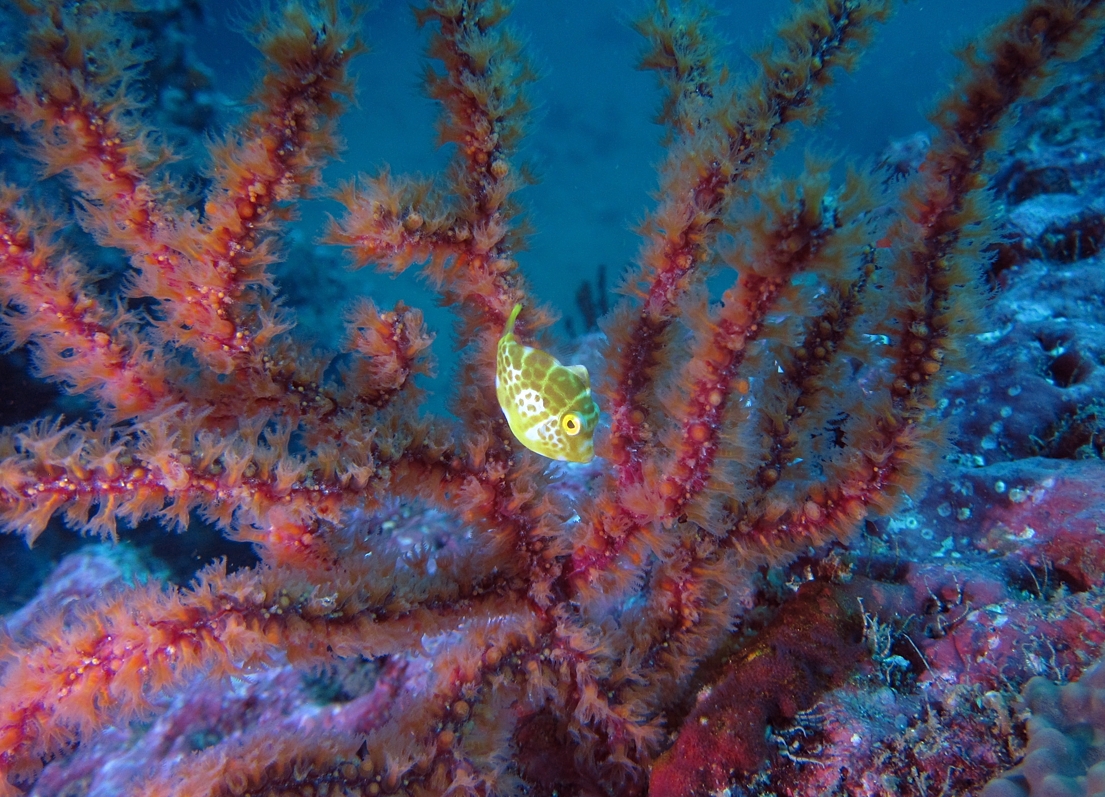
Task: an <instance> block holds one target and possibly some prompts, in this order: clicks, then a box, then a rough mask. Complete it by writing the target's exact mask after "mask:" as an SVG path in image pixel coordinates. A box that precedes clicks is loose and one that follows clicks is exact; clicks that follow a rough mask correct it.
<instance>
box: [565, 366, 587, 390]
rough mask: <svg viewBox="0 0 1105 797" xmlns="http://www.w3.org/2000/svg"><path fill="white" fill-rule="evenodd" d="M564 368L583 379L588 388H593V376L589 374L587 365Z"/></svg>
mask: <svg viewBox="0 0 1105 797" xmlns="http://www.w3.org/2000/svg"><path fill="white" fill-rule="evenodd" d="M564 367H565V368H567V369H568V370H569V371H571V372H572V373H573V374H575V375H576V376H578V377H579V378H580V379H582V380H583V383H584V384H585V385H587V387H588V388H590V387H591V375H590V374H589V373H587V366H586V365H565V366H564Z"/></svg>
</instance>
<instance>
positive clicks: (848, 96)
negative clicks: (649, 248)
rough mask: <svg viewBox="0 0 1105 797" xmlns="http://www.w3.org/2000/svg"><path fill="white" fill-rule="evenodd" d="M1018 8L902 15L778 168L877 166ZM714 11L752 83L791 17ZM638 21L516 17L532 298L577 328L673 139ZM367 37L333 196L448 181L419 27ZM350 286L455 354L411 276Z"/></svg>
mask: <svg viewBox="0 0 1105 797" xmlns="http://www.w3.org/2000/svg"><path fill="white" fill-rule="evenodd" d="M1019 5H1020V4H1019V3H1017V2H1013V0H977V1H976V2H969V3H967V2H962V0H926V1H925V2H914V3H909V4H899V8H898V9H897V12H896V13H895V15H894V17H893V18H892V20H891V21H890V23H889V24H887V25H885V26H881V27H880V28H879V29H878V30H877V31H876V40H875V43H874V45H873V46H872V47H871V48H870V49H869V50H868V52H867V53H866V54H865V55H864V56H863V58H862V61H861V64H860V67H859V69H858V70H857V71H856V72H855V73H853V74H851V75H846V76H843V77H842V78H841V79H840V81H839V85H838V86H836V87H834V88H833V89H832V90H831V91H830V92H829V94H828V105H829V108H830V112H829V115H828V117H827V119H826V121H825V122H824V123H823V124H822V125H821V126H820V127H819V128H818V129H817V130H816V131H814V132H813V133H812V134H810V133H800V134H799V135H798V136H797V137H796V139H795V142H794V143H793V144H792V145H791V146H790V147H789V148H788V150H787V151H786V152H784V153H783V155H782V156H781V157H780V158H779V160H778V161H777V163H776V169H777V170H783V171H787V170H790V171H794V170H795V169H796V168H797V167H798V166H800V164H801V155H802V153H803V152H804V151H805V150H806V149H807V148H810V147H812V148H813V149H814V150H816V151H818V152H821V153H826V154H831V155H834V156H837V157H838V158H840V159H841V162H845V161H847V160H854V161H860V162H862V161H864V160H865V159H868V160H869V159H872V158H875V157H877V155H878V153H879V152H880V151H882V150H883V149H884V147H885V146H886V144H887V142H889V141H891V140H893V139H898V138H903V137H906V136H909V135H911V134H913V133H915V132H917V131H920V130H927V129H929V127H930V125H929V123H928V122H927V120H926V113H927V112H928V111H929V110H930V109H931V107H932V105H933V102H934V100H935V98H936V97H938V96H939V95H940V94H941V92H942V91H943V90H944V89H946V87H947V86H948V84H949V80H950V78H951V76H952V75H953V74H954V70H955V68H956V65H957V63H958V62H957V61H956V59H955V58H954V56H953V55H952V51H953V50H954V49H956V48H958V47H960V46H961V45H963V44H964V43H966V42H968V41H970V40H972V39H974V38H975V37H977V35H978V34H979V32H980V31H981V30H983V29H984V28H985V27H986V26H987V25H989V24H991V23H993V22H994V21H996V20H998V19H1000V18H1001V17H1002V16H1003V15H1004V14H1007V13H1009V12H1010V11H1012V10H1014V9H1015V8H1017V7H1019ZM719 6H721V7H722V9H723V10H722V13H721V15H720V16H719V17H718V18H717V20H716V25H717V28H718V30H720V31H721V33H722V35H723V36H724V37H725V39H726V40H727V42H728V47H727V50H728V51H727V53H726V55H727V57H728V60H729V63H730V65H731V67H732V69H733V71H734V72H735V73H737V74H741V73H743V72H746V71H748V70H750V69H751V68H752V66H753V63H752V61H751V60H750V58H749V57H748V53H749V52H750V51H753V50H755V49H757V48H759V47H762V46H763V45H764V44H765V43H766V42H767V41H769V40H770V36H771V31H772V30H773V23H775V22H777V21H778V20H779V19H780V18H782V17H783V16H784V15H785V14H787V13H788V12H789V11H790V8H791V6H792V4H791V3H789V2H785V0H772V1H771V2H740V3H728V4H719ZM642 8H643V5H642V4H627V3H624V2H610V1H609V0H600V1H598V2H588V3H567V2H553V3H541V2H533V1H532V0H521V1H520V2H518V3H517V5H516V7H515V10H514V13H513V14H512V16H511V23H512V24H513V25H514V26H515V27H516V28H517V29H518V30H519V32H520V33H521V34H522V35H523V36H524V37H525V38H526V40H527V42H528V46H527V51H528V53H529V55H530V57H531V58H532V59H533V60H534V62H535V63H536V65H537V66H538V68H539V70H540V72H541V79H540V80H539V81H538V82H537V83H536V84H535V85H534V86H533V87H532V92H531V96H532V99H533V101H534V104H535V112H534V113H533V116H532V125H531V132H530V135H529V136H528V139H527V141H526V143H525V145H524V148H523V150H522V152H521V153H520V159H521V160H522V161H524V162H526V163H529V164H531V165H532V166H534V167H535V168H536V171H537V173H538V174H539V176H540V178H541V179H540V182H539V183H538V184H537V185H535V186H532V187H529V188H526V189H525V190H524V191H523V192H522V194H521V197H520V198H521V200H522V202H523V203H524V205H525V206H526V208H527V210H528V214H529V217H530V219H531V221H532V223H533V226H534V228H535V230H536V232H535V233H534V235H533V236H532V237H531V238H530V240H529V249H528V251H525V252H522V253H520V255H519V261H520V263H521V267H522V270H523V272H524V273H525V275H526V277H527V278H528V279H529V281H530V284H531V285H532V287H533V290H534V293H535V295H536V296H537V298H538V299H540V300H542V301H545V302H548V303H550V304H552V305H553V306H554V307H556V308H558V309H559V311H560V312H561V314H562V316H563V317H565V318H572V319H574V328H575V329H576V330H577V331H578V330H580V329H581V328H582V319H581V318H580V316H579V314H578V311H577V309H576V306H575V299H574V296H575V292H576V290H577V288H578V286H579V284H580V282H581V281H582V280H585V279H593V278H594V275H595V273H596V269H597V267H598V266H599V265H600V264H604V265H605V266H606V271H607V274H608V284H613V283H616V281H617V276H618V275H619V274H621V273H622V272H623V271H624V269H625V268H626V267H627V265H628V264H630V263H631V262H632V261H633V259H634V257H635V255H636V253H637V250H638V246H639V239H638V237H637V235H636V234H635V232H634V228H635V226H636V225H637V224H638V223H639V222H640V220H641V219H642V218H643V217H644V214H645V213H646V212H647V211H648V209H649V208H650V207H652V206H653V204H654V199H653V198H652V197H653V194H654V192H655V191H656V188H657V184H658V183H657V173H656V166H657V165H658V164H659V163H661V161H662V159H663V156H664V151H663V149H662V146H661V143H660V138H661V135H662V132H663V131H662V130H661V129H660V128H659V127H658V126H657V125H656V124H655V123H654V118H655V115H656V111H657V109H658V98H659V93H658V91H657V88H656V80H655V77H654V75H652V74H651V73H646V72H641V71H639V70H637V69H636V68H635V65H636V62H637V60H638V57H639V55H640V52H641V49H642V40H641V38H640V37H639V35H638V34H637V33H635V32H634V31H633V30H632V29H631V27H630V25H629V21H630V20H632V19H633V18H634V17H635V16H636V15H637V14H639V13H640V11H641V9H642ZM208 12H209V13H208V14H207V15H206V19H205V20H204V22H203V23H201V25H200V28H201V29H200V30H199V31H198V42H197V50H198V55H199V56H200V58H201V60H202V61H204V62H205V63H206V64H207V65H209V66H210V67H212V68H213V69H214V70H215V71H216V73H217V86H218V88H219V89H220V91H221V92H222V93H223V94H224V95H225V96H226V97H229V98H232V99H234V100H241V99H242V98H244V97H245V96H247V94H248V91H249V87H250V85H251V84H252V81H253V80H254V78H255V76H256V74H257V69H258V67H259V55H258V54H257V52H256V51H255V50H254V49H253V48H252V47H251V46H250V45H249V44H248V41H247V40H246V39H245V37H244V36H242V35H241V34H240V33H237V32H235V31H234V30H233V29H232V23H233V19H234V18H241V16H242V14H243V12H242V9H241V8H240V7H234V6H229V7H224V6H222V5H219V4H211V5H210V6H209V8H208ZM228 23H230V24H228ZM364 36H365V39H366V41H367V43H368V45H369V47H370V52H369V53H368V54H367V55H365V56H363V57H361V58H360V59H358V60H357V61H356V64H355V67H354V69H355V73H356V76H357V80H358V84H359V88H358V94H357V105H356V107H354V108H352V109H351V110H350V111H349V112H348V113H347V114H346V115H345V117H344V118H343V120H342V123H341V132H342V136H343V138H344V140H345V143H346V148H345V151H344V153H343V155H342V160H341V162H337V163H333V164H331V165H329V166H328V167H327V168H326V170H325V180H326V183H327V184H328V185H335V184H336V183H337V182H339V181H340V180H343V179H348V178H349V177H350V176H352V175H353V174H356V173H361V172H363V173H375V172H377V171H378V170H379V169H381V168H382V167H384V166H389V167H390V169H391V170H392V172H393V173H394V174H408V173H421V174H432V173H434V172H436V171H438V170H440V169H441V168H442V167H443V166H444V165H445V164H446V163H447V160H448V153H447V151H445V150H443V149H442V148H441V147H439V146H438V143H437V140H436V133H435V127H434V123H435V119H436V117H437V113H438V109H437V106H436V105H435V103H433V102H432V101H430V100H429V99H427V98H426V96H425V94H424V92H423V91H422V87H421V80H420V74H421V71H422V69H423V65H424V63H425V61H424V54H423V49H424V42H425V34H424V32H420V31H419V30H418V29H417V28H416V26H415V24H414V21H413V18H412V14H411V13H410V10H409V7H408V5H407V4H406V3H399V2H394V0H385V2H383V3H381V4H380V6H379V7H377V8H375V9H372V10H370V11H369V12H368V14H367V15H366V17H365V20H364ZM302 210H303V212H302V217H301V218H302V220H301V222H300V224H299V228H298V231H297V235H298V236H299V237H300V239H301V240H306V241H308V242H310V241H315V240H317V239H318V238H319V237H320V236H321V235H322V232H323V230H324V228H325V221H326V217H327V214H328V213H331V214H336V213H338V212H339V208H338V206H337V204H336V203H335V202H333V201H332V200H327V199H325V198H321V199H319V200H318V201H316V202H311V203H307V205H306V207H304V208H303V209H302ZM349 279H350V284H349V292H350V293H351V294H354V295H356V294H361V295H371V296H373V297H374V299H375V300H376V301H377V303H378V304H380V305H383V306H391V305H392V304H393V303H394V302H395V300H396V299H403V300H405V301H407V302H408V303H410V304H414V305H416V306H420V307H422V308H424V309H426V310H427V311H428V318H429V320H430V322H431V323H432V324H433V325H434V326H435V327H436V328H437V329H438V331H439V334H440V335H441V337H439V342H442V343H443V342H444V340H443V338H444V337H445V336H446V335H447V334H448V329H449V327H450V323H449V320H448V316H447V315H446V314H444V313H442V312H440V311H437V312H435V311H434V310H433V304H434V301H433V298H432V296H431V295H430V294H428V293H427V292H426V291H425V290H424V289H423V288H422V287H421V285H420V284H419V281H418V280H417V279H416V278H415V277H414V275H413V270H412V273H411V274H409V275H405V276H403V277H400V278H398V279H393V278H391V277H388V276H383V275H378V274H375V273H374V272H373V271H372V270H371V269H366V270H363V271H360V272H357V274H356V275H353V276H351V277H350V278H349ZM332 312H334V313H337V312H339V310H338V309H337V308H333V309H332ZM555 332H556V334H557V335H558V336H560V337H561V338H564V337H566V332H567V327H566V325H565V324H563V323H562V324H559V325H558V326H557V327H556V328H555ZM324 334H328V333H324ZM320 342H322V343H324V344H325V343H327V342H328V341H320ZM333 343H334V344H337V343H338V341H333ZM436 349H437V356H438V358H439V361H440V362H441V363H442V367H441V368H439V384H435V385H433V388H434V390H435V392H437V393H439V395H440V393H441V392H442V391H443V390H444V388H445V385H444V384H441V383H440V380H442V379H448V377H449V374H450V368H449V361H450V360H451V355H450V354H449V351H450V348H449V347H447V346H443V345H438V346H437V347H436ZM435 403H436V402H435Z"/></svg>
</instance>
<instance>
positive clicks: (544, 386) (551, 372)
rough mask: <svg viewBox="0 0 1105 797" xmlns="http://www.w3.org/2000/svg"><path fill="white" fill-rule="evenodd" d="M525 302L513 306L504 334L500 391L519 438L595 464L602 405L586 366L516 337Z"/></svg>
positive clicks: (549, 453) (541, 450)
mask: <svg viewBox="0 0 1105 797" xmlns="http://www.w3.org/2000/svg"><path fill="white" fill-rule="evenodd" d="M521 310H522V305H520V304H516V305H514V309H513V310H511V312H510V318H509V319H508V320H507V322H506V330H505V331H504V332H503V336H502V337H501V338H499V351H498V356H497V358H496V367H495V392H496V393H497V394H498V396H499V406H500V407H502V408H503V415H505V416H506V422H507V423H508V424H510V431H512V432H514V436H515V437H516V438H518V442H519V443H521V444H522V445H524V446H525V447H526V448H528V449H529V450H530V451H534V452H536V453H538V454H540V455H542V456H544V457H549V458H550V459H560V460H566V461H568V462H590V461H591V460H592V459H593V458H594V456H595V446H594V442H593V440H592V438H593V437H594V434H595V424H597V423H598V420H599V408H598V405H597V404H595V400H594V399H593V398H591V377H590V376H588V375H587V369H586V368H584V367H583V366H582V365H561V364H560V362H559V361H558V360H557V359H556V358H555V357H553V356H552V355H551V354H548V353H547V352H543V351H541V350H540V349H534V348H532V347H530V346H523V345H522V344H521V343H519V342H518V340H517V339H516V338H515V337H514V322H515V321H516V320H517V319H518V313H519V312H521Z"/></svg>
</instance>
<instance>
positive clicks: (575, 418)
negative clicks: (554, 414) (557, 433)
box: [560, 412, 583, 437]
mask: <svg viewBox="0 0 1105 797" xmlns="http://www.w3.org/2000/svg"><path fill="white" fill-rule="evenodd" d="M560 427H561V428H562V429H563V430H564V431H565V432H567V433H568V434H569V435H571V436H573V437H574V436H575V435H577V434H579V433H580V431H582V430H583V424H582V423H581V422H580V419H579V415H577V414H576V413H574V412H568V413H565V414H564V417H562V418H561V419H560Z"/></svg>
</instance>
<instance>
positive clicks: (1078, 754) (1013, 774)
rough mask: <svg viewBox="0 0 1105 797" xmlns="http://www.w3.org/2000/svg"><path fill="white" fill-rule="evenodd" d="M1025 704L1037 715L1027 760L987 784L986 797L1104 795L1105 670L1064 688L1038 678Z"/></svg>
mask: <svg viewBox="0 0 1105 797" xmlns="http://www.w3.org/2000/svg"><path fill="white" fill-rule="evenodd" d="M1024 701H1025V704H1026V705H1027V707H1028V709H1029V710H1030V711H1031V712H1032V717H1031V719H1029V721H1028V749H1027V750H1026V752H1025V756H1024V760H1023V761H1022V762H1021V763H1020V764H1019V765H1018V766H1017V767H1015V768H1014V769H1012V770H1010V771H1009V772H1007V773H1005V774H1004V775H1003V776H1002V777H1001V778H998V779H996V780H994V781H992V782H991V783H989V784H987V786H986V788H985V789H983V790H982V797H1027V795H1036V797H1039V796H1040V795H1048V796H1049V797H1065V796H1066V795H1071V796H1072V797H1073V795H1097V794H1103V793H1105V760H1103V758H1105V755H1103V752H1105V751H1103V750H1102V735H1103V733H1105V665H1102V664H1097V665H1095V666H1093V667H1091V668H1090V669H1088V670H1086V672H1084V673H1083V674H1082V677H1081V678H1079V679H1078V680H1077V681H1075V682H1073V683H1069V684H1065V685H1063V686H1059V685H1057V684H1054V683H1052V682H1051V681H1048V680H1047V679H1046V678H1041V677H1036V678H1033V679H1032V680H1031V681H1029V682H1028V683H1027V684H1025V688H1024Z"/></svg>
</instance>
